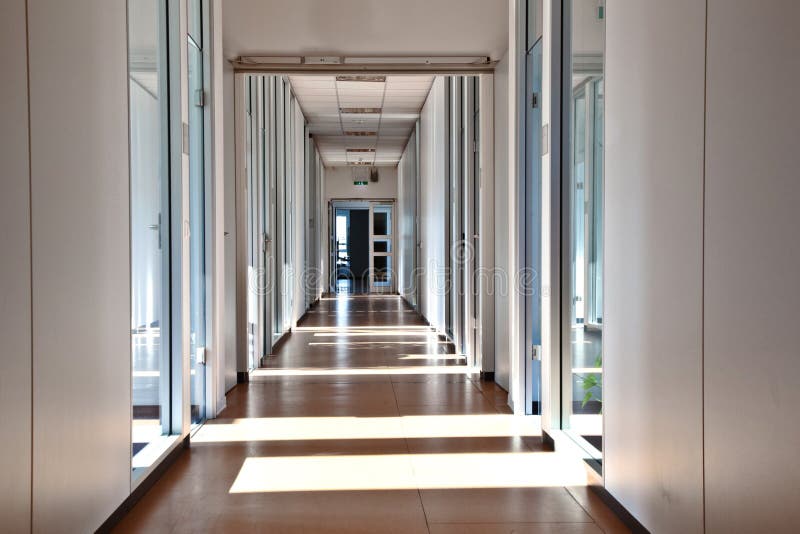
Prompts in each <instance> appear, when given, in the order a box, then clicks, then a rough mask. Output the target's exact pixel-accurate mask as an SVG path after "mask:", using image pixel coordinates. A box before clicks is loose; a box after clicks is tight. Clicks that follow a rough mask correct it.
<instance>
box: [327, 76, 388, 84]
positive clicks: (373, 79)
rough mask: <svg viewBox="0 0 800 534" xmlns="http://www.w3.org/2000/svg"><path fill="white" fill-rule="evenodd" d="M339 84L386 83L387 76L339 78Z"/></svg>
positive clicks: (337, 79) (337, 78)
mask: <svg viewBox="0 0 800 534" xmlns="http://www.w3.org/2000/svg"><path fill="white" fill-rule="evenodd" d="M336 81H337V82H371V83H385V82H386V76H377V75H354V76H337V77H336Z"/></svg>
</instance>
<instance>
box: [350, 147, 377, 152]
mask: <svg viewBox="0 0 800 534" xmlns="http://www.w3.org/2000/svg"><path fill="white" fill-rule="evenodd" d="M347 151H348V152H370V153H372V152H375V149H374V148H348V149H347Z"/></svg>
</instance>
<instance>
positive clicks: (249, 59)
mask: <svg viewBox="0 0 800 534" xmlns="http://www.w3.org/2000/svg"><path fill="white" fill-rule="evenodd" d="M239 63H243V64H248V65H302V63H303V58H302V57H300V56H239Z"/></svg>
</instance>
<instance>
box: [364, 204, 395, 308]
mask: <svg viewBox="0 0 800 534" xmlns="http://www.w3.org/2000/svg"><path fill="white" fill-rule="evenodd" d="M369 230H370V232H369V237H370V258H369V259H370V262H369V287H370V292H372V293H390V292H392V291H393V290H394V270H393V269H394V266H393V259H394V249H393V246H392V245H393V239H394V237H393V229H392V205H391V204H372V205H371V206H370V229H369Z"/></svg>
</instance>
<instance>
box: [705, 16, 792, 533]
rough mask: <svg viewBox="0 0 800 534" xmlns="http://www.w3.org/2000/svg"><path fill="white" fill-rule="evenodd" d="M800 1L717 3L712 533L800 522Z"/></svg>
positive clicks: (708, 311) (710, 125) (708, 368)
mask: <svg viewBox="0 0 800 534" xmlns="http://www.w3.org/2000/svg"><path fill="white" fill-rule="evenodd" d="M798 19H800V5H798V4H797V3H796V2H793V1H789V0H770V1H768V2H749V1H746V0H709V2H708V85H707V102H708V108H707V132H706V147H707V152H706V216H705V316H704V318H705V353H704V358H705V366H704V369H705V373H704V377H705V440H706V441H705V448H706V454H705V481H706V526H707V531H708V532H710V533H737V532H771V533H781V532H787V533H788V532H798V531H799V530H800V507H798V503H800V462H798V461H797V445H798V443H800V430H798V426H797V419H798V417H797V410H798V407H800V387H798V385H797V377H798V376H800V349H798V340H797V334H796V331H797V327H796V316H795V314H796V312H797V304H798V302H800V283H799V282H798V272H800V271H799V270H798V265H799V264H800V238H798V231H800V222H798V217H797V202H798V199H800V178H798V176H800V175H799V174H798V168H800V152H798V147H800V127H799V126H798V124H800V109H799V108H798V107H797V106H796V104H795V102H796V100H797V88H798V84H797V82H798V74H797V72H798V69H797V65H798V57H800V38H798V34H797V20H798Z"/></svg>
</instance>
